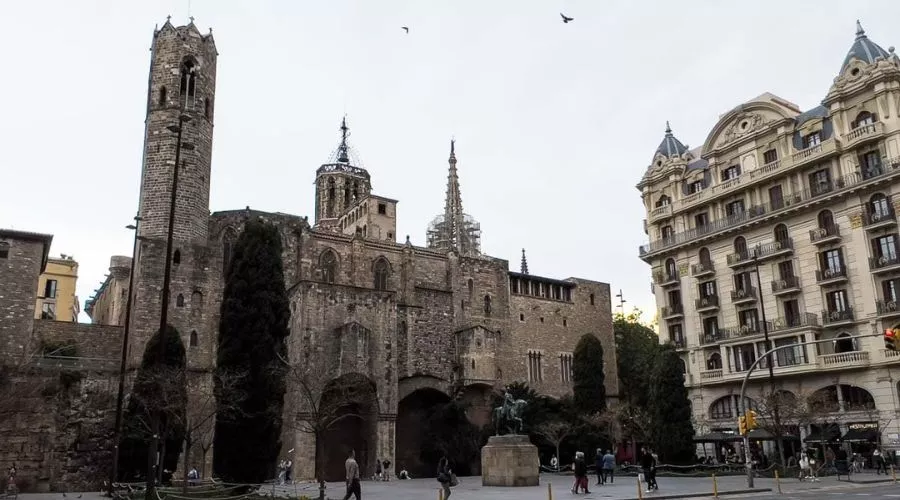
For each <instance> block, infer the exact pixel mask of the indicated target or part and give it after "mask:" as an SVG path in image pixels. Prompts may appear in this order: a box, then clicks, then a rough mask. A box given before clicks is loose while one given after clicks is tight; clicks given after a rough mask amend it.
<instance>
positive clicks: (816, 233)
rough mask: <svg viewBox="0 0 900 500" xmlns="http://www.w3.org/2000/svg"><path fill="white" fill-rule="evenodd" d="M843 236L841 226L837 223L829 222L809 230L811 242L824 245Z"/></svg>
mask: <svg viewBox="0 0 900 500" xmlns="http://www.w3.org/2000/svg"><path fill="white" fill-rule="evenodd" d="M840 237H841V228H840V226H838V225H837V224H829V225H827V226H823V227H820V228H818V229H811V230H810V231H809V241H810V243H813V244H816V245H822V244H825V243H828V242H831V241H834V240H836V239H839V238H840Z"/></svg>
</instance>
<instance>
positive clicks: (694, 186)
mask: <svg viewBox="0 0 900 500" xmlns="http://www.w3.org/2000/svg"><path fill="white" fill-rule="evenodd" d="M700 191H703V181H694V182H692V183H690V184H688V193H689V194H694V193H699V192H700Z"/></svg>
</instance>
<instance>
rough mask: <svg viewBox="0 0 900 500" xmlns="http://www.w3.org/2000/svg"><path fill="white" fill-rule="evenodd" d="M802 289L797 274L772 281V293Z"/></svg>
mask: <svg viewBox="0 0 900 500" xmlns="http://www.w3.org/2000/svg"><path fill="white" fill-rule="evenodd" d="M799 289H800V278H798V277H796V276H785V277H784V278H781V279H780V280H775V281H773V282H772V293H775V294H782V293H788V292H792V291H796V290H799Z"/></svg>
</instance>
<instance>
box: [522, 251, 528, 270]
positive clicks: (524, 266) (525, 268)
mask: <svg viewBox="0 0 900 500" xmlns="http://www.w3.org/2000/svg"><path fill="white" fill-rule="evenodd" d="M522 274H528V259H526V258H525V249H524V248H523V249H522Z"/></svg>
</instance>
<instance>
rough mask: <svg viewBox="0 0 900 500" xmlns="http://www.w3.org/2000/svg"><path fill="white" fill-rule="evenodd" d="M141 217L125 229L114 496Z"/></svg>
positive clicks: (114, 445) (114, 443)
mask: <svg viewBox="0 0 900 500" xmlns="http://www.w3.org/2000/svg"><path fill="white" fill-rule="evenodd" d="M140 223H141V217H140V216H139V215H135V216H134V224H128V225H127V226H125V229H130V230H132V231H134V243H132V246H131V272H130V273H129V274H128V298H127V299H126V300H125V330H124V331H123V333H122V359H121V360H120V363H119V394H118V396H117V397H116V427H115V440H114V441H113V463H112V472H111V474H110V478H109V492H110V494H112V491H113V483H115V482H116V481H118V480H119V446H120V445H121V444H122V406H123V405H124V402H125V367H126V365H127V362H128V336H129V333H130V332H131V299H132V297H133V296H134V265H135V261H137V243H138V226H139V225H140Z"/></svg>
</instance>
